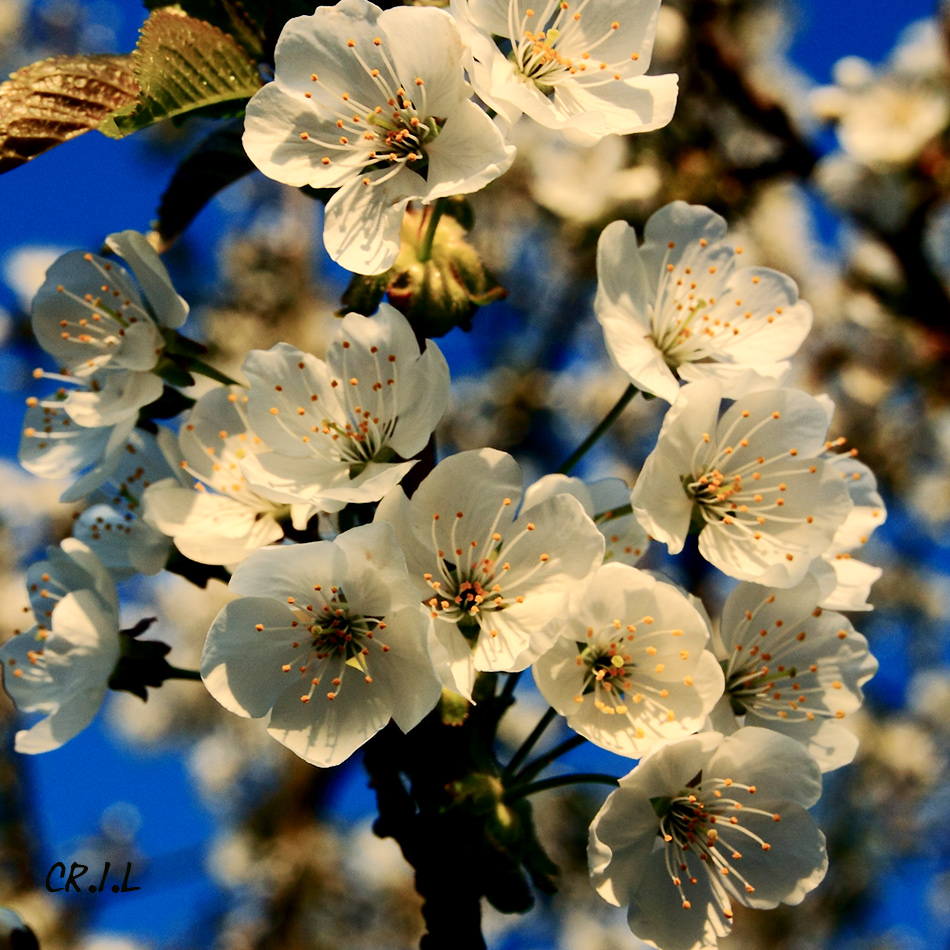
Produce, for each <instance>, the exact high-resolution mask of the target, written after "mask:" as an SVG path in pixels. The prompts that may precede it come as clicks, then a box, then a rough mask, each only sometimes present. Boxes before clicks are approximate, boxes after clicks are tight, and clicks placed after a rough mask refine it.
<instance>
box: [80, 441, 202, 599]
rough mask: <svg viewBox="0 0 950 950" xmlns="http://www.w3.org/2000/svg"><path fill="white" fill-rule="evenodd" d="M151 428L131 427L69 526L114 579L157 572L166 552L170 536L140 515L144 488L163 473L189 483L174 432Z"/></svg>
mask: <svg viewBox="0 0 950 950" xmlns="http://www.w3.org/2000/svg"><path fill="white" fill-rule="evenodd" d="M157 429H158V431H157V433H156V434H155V435H152V434H151V433H149V432H145V431H143V430H141V429H135V430H133V432H132V433H131V434H130V435H129V438H128V439H127V440H126V443H125V446H124V451H122V452H121V453H120V456H119V464H118V466H117V467H116V469H115V471H114V472H112V474H111V475H110V476H109V478H108V480H107V481H106V482H105V483H104V484H103V485H101V486H100V487H99V488H98V489H97V490H96V491H95V492H94V493H93V494H92V496H91V498H90V501H91V502H92V504H90V506H89V507H88V508H86V509H85V510H84V511H83V512H82V513H81V514H80V515H79V517H78V518H77V519H76V522H75V524H74V526H73V537H75V538H78V539H79V540H80V541H82V542H83V543H84V544H86V545H87V546H88V547H89V548H90V549H91V550H92V551H93V552H94V553H95V554H96V556H97V557H98V558H99V560H100V561H102V563H103V564H104V565H105V566H106V567H107V568H108V569H109V571H110V572H111V573H112V576H113V577H115V578H116V580H123V579H125V578H127V577H130V576H132V575H133V574H138V573H141V574H157V573H158V572H159V571H161V570H162V569H163V568H164V567H165V564H166V563H167V561H168V555H169V553H170V552H171V548H172V541H171V539H170V538H169V537H168V536H167V535H165V534H162V532H160V531H158V530H157V529H155V528H153V527H152V526H151V525H150V524H148V523H147V522H146V521H145V520H144V519H143V518H142V517H141V514H142V497H143V495H144V494H145V490H146V489H147V488H148V487H149V485H152V484H155V483H156V482H159V481H161V480H163V479H168V478H170V479H174V480H175V481H177V482H178V483H179V484H181V485H182V486H183V487H190V485H191V479H189V478H188V476H187V474H186V473H185V472H184V471H183V470H182V469H181V468H179V467H178V465H177V464H176V462H175V457H176V456H177V454H178V447H177V442H178V440H177V438H176V437H175V435H174V434H173V433H172V432H171V431H170V430H169V429H166V428H164V427H163V426H158V427H157Z"/></svg>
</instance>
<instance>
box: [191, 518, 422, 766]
mask: <svg viewBox="0 0 950 950" xmlns="http://www.w3.org/2000/svg"><path fill="white" fill-rule="evenodd" d="M229 589H230V590H231V591H232V592H234V593H235V594H240V595H241V597H240V598H239V599H238V600H234V601H232V602H231V603H229V604H228V605H226V606H225V607H224V609H223V610H222V611H221V613H220V614H218V617H217V618H216V619H215V621H214V624H213V625H212V627H211V630H210V632H209V634H208V639H207V641H206V642H205V648H204V653H203V655H202V658H201V675H202V679H203V680H204V683H205V686H207V688H208V691H209V692H210V693H211V695H212V696H214V698H215V699H217V700H218V702H219V703H221V705H222V706H224V707H225V708H226V709H228V710H230V711H231V712H233V713H236V714H237V715H239V716H248V717H251V718H256V719H259V718H263V717H266V721H267V731H268V732H269V733H270V735H271V736H273V737H274V738H275V739H277V740H278V742H281V743H283V744H284V745H285V746H287V748H288V749H290V750H291V751H292V752H295V753H296V754H297V755H299V756H300V757H301V758H303V759H305V760H306V761H308V762H310V763H312V764H313V765H319V766H331V765H338V764H339V763H340V762H342V761H344V760H345V759H346V758H348V757H349V756H350V755H351V754H352V753H353V752H354V751H355V750H356V749H357V748H359V747H360V746H361V745H362V744H363V743H364V742H366V741H367V740H368V739H369V738H370V737H371V736H373V735H374V734H375V733H376V732H378V731H379V730H380V729H382V728H383V726H385V725H386V724H387V723H388V722H389V720H390V718H392V719H393V720H395V722H396V724H397V725H398V726H399V728H400V729H402V730H403V731H404V732H408V731H409V730H410V729H412V728H413V727H414V726H415V725H417V724H418V723H419V721H420V720H421V719H422V717H423V716H425V715H426V713H428V712H429V711H430V710H431V709H432V708H433V707H434V706H435V704H436V702H437V701H438V699H439V696H440V694H441V686H440V684H439V681H438V679H437V678H436V676H435V672H434V671H433V669H432V663H431V661H430V660H429V657H428V654H427V652H426V648H425V641H426V634H427V628H428V626H429V620H428V618H427V617H426V615H425V612H424V611H422V610H420V608H419V602H418V596H417V594H416V590H415V587H414V585H413V584H412V583H411V582H410V580H409V576H408V574H407V573H406V563H405V560H404V558H403V556H402V553H401V551H400V550H399V548H398V546H397V545H396V542H395V539H394V537H393V532H392V529H391V528H390V527H389V526H388V525H385V524H372V525H364V526H362V527H358V528H353V529H351V530H350V531H346V532H344V533H343V534H340V535H338V536H337V538H336V540H334V541H315V542H312V543H307V544H295V545H287V546H284V547H276V548H268V549H265V550H262V551H255V552H253V553H252V554H250V555H249V556H248V558H247V559H246V560H245V561H243V562H242V563H241V564H239V565H238V567H237V569H236V570H235V572H234V574H233V575H232V577H231V582H230V584H229Z"/></svg>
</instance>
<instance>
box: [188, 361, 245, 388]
mask: <svg viewBox="0 0 950 950" xmlns="http://www.w3.org/2000/svg"><path fill="white" fill-rule="evenodd" d="M185 368H186V369H187V370H189V371H190V372H192V373H198V374H199V375H201V376H207V377H208V379H213V380H214V381H215V382H218V383H224V385H225V386H239V385H240V383H239V382H238V381H237V380H236V379H231V377H230V376H228V375H227V373H222V372H221V370H218V369H215V368H214V367H213V366H211V365H210V364H208V363H206V362H205V361H204V360H199V359H197V358H196V357H194V356H191V357H189V358H188V360H187V362H186V364H185Z"/></svg>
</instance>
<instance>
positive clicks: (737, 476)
mask: <svg viewBox="0 0 950 950" xmlns="http://www.w3.org/2000/svg"><path fill="white" fill-rule="evenodd" d="M719 404H720V387H719V384H718V383H717V382H716V381H715V380H706V381H703V382H698V383H690V384H688V385H687V386H684V387H683V388H682V390H681V391H680V394H679V396H678V397H677V400H676V402H675V403H674V404H673V406H672V408H671V409H670V410H669V412H668V413H667V414H666V417H665V418H664V420H663V426H662V428H661V430H660V436H659V439H658V440H657V445H656V448H655V449H654V450H653V452H652V453H651V454H650V456H649V457H648V458H647V460H646V462H645V463H644V466H643V470H642V471H641V472H640V477H639V478H638V479H637V482H636V484H635V485H634V488H633V493H632V495H631V503H632V505H633V511H634V514H635V515H636V517H637V519H638V520H639V522H640V524H642V525H643V527H644V528H646V530H647V531H648V532H649V533H650V534H651V536H653V537H654V538H657V539H658V540H660V541H662V542H663V543H664V544H666V545H667V547H668V548H669V550H670V553H671V554H676V553H678V552H679V551H681V550H682V548H683V543H684V542H685V540H686V535H687V534H688V533H689V532H690V531H691V530H693V531H695V530H698V531H699V551H700V553H701V554H702V556H703V557H704V558H706V560H707V561H710V562H711V563H712V564H714V565H715V566H716V567H718V568H719V569H720V570H721V571H723V572H724V573H726V574H729V575H731V576H732V577H736V578H738V579H739V580H749V581H755V582H757V583H760V584H765V585H767V586H770V587H791V586H793V585H795V584H797V583H798V582H799V581H800V580H801V579H802V578H803V577H804V576H805V573H806V571H807V570H808V568H809V565H810V564H811V562H812V561H813V560H814V559H815V558H817V557H819V556H820V555H821V554H822V553H823V552H824V551H825V550H826V549H827V547H828V545H829V544H830V543H831V540H832V538H833V536H834V534H835V532H836V531H837V529H838V528H839V526H840V525H841V524H842V523H843V522H844V520H845V518H846V517H847V516H848V512H849V511H850V510H851V499H850V498H849V496H848V490H847V488H846V487H845V485H844V483H843V482H842V479H841V478H840V477H839V475H838V473H837V472H836V471H835V469H834V467H833V466H831V465H830V464H829V463H828V462H827V461H826V460H825V459H823V458H821V457H820V456H821V454H822V453H823V452H824V451H825V448H826V442H825V437H826V435H827V432H828V419H829V416H828V411H829V405H830V404H829V403H828V401H827V400H818V399H815V398H813V397H812V396H809V395H807V394H806V393H803V392H799V391H797V390H794V389H775V390H763V391H760V392H756V393H752V394H750V395H748V396H744V397H743V398H742V399H739V400H737V401H736V402H734V403H733V404H732V406H730V408H729V409H728V410H726V412H725V414H724V415H723V417H722V418H721V419H718V418H717V417H718V415H719Z"/></svg>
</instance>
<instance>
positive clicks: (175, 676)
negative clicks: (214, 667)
mask: <svg viewBox="0 0 950 950" xmlns="http://www.w3.org/2000/svg"><path fill="white" fill-rule="evenodd" d="M165 679H166V680H196V681H197V680H200V679H201V673H199V672H198V670H183V669H181V667H178V666H172V665H171V664H169V666H168V668H167V669H166V670H165Z"/></svg>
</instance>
